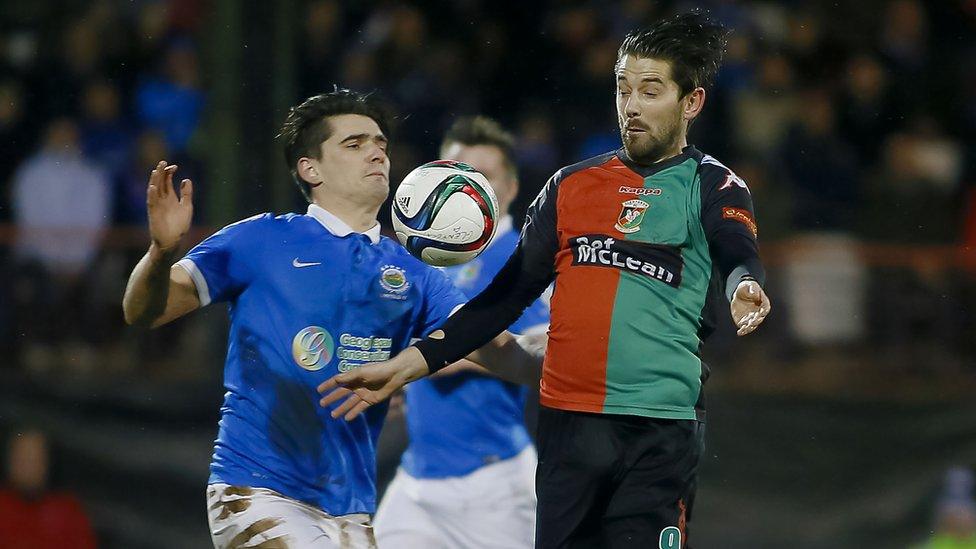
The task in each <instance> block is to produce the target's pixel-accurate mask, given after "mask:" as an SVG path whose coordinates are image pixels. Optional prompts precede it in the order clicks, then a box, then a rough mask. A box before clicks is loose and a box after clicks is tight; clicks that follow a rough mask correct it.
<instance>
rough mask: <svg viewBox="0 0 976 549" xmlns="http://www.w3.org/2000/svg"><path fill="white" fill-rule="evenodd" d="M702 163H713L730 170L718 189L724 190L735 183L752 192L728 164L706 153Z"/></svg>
mask: <svg viewBox="0 0 976 549" xmlns="http://www.w3.org/2000/svg"><path fill="white" fill-rule="evenodd" d="M701 163H702V164H711V165H712V166H718V167H720V168H722V169H724V170H725V171H727V172H729V173H728V174H726V175H725V182H724V183H722V185H721V186H719V188H718V190H720V191H724V190H725V189H730V188H732V185H735V186H737V187H742V188H743V189H745V190H746V192H747V193H749V194H752V191H750V190H749V187H748V186H747V185H746V182H745V180H744V179H742V178H741V177H739V176H737V175H735V172H733V171H732V170H730V169H729V167H728V166H726V165H725V164H722V163H721V162H719V161H718V160H716V159H715V157H713V156H710V155H707V154H706V155H705V156H703V157H702V159H701Z"/></svg>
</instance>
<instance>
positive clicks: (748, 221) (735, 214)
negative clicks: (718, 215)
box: [722, 206, 759, 237]
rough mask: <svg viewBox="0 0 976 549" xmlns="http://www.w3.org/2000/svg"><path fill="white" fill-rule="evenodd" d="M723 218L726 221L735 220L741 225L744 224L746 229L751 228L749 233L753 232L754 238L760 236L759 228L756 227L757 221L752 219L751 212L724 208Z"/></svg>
mask: <svg viewBox="0 0 976 549" xmlns="http://www.w3.org/2000/svg"><path fill="white" fill-rule="evenodd" d="M722 217H723V218H724V219H734V220H736V221H738V222H739V223H742V224H743V225H745V226H746V227H749V231H750V232H752V236H755V237H758V236H759V228H758V227H757V226H756V220H755V219H753V218H752V214H751V213H749V210H743V209H741V208H731V207H728V206H723V207H722Z"/></svg>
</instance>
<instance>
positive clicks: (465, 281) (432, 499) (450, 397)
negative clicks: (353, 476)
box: [375, 117, 549, 549]
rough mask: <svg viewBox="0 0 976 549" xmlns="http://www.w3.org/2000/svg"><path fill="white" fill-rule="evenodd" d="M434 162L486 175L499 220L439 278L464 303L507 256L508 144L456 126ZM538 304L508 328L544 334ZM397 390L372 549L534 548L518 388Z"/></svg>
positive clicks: (545, 317)
mask: <svg viewBox="0 0 976 549" xmlns="http://www.w3.org/2000/svg"><path fill="white" fill-rule="evenodd" d="M440 156H441V158H445V159H451V160H459V161H461V162H465V163H467V164H470V165H471V166H473V167H474V168H475V169H477V170H478V171H480V172H482V173H483V174H485V176H486V177H487V178H488V180H489V181H490V182H491V185H492V187H493V189H494V191H495V194H496V195H497V197H498V204H499V210H500V212H501V215H502V217H501V218H500V219H499V220H498V229H497V233H496V234H495V237H494V240H492V242H491V244H490V245H489V246H488V248H487V249H486V250H485V251H484V252H483V253H482V254H481V255H480V256H479V257H477V258H476V259H474V260H472V261H470V262H468V263H465V264H463V265H458V266H455V267H449V268H446V269H445V272H446V273H447V274H448V276H449V277H450V278H451V279H453V281H454V284H455V285H456V286H457V288H458V289H460V290H461V292H462V293H464V294H465V295H466V296H467V297H468V298H472V297H474V296H475V295H477V294H478V293H479V292H481V290H483V289H484V288H485V287H486V286H487V285H488V283H489V282H491V279H492V278H493V277H494V276H495V274H496V273H497V272H498V271H499V270H500V269H501V268H502V265H504V264H505V261H506V260H507V259H508V257H509V256H510V255H511V253H512V251H513V250H514V249H515V245H516V243H517V242H518V233H517V232H516V231H515V230H513V223H512V217H511V216H510V215H509V214H508V208H509V206H510V205H511V203H512V201H513V200H514V199H515V196H516V195H517V194H518V176H517V173H516V166H515V158H514V139H513V137H512V135H511V134H509V133H508V132H507V131H505V130H504V129H503V128H502V127H501V126H500V125H499V124H498V123H497V122H495V121H494V120H491V119H489V118H485V117H471V118H462V119H459V120H457V121H456V122H455V124H454V125H453V126H452V127H451V129H450V130H449V131H448V132H447V134H446V135H445V136H444V140H443V143H442V145H441V151H440ZM548 323H549V308H548V305H547V304H546V303H545V302H544V301H543V300H541V299H540V300H537V301H536V302H535V303H533V304H532V305H531V306H530V307H529V308H528V309H526V311H525V312H524V314H523V315H522V316H521V318H519V319H518V320H517V321H516V322H515V323H514V324H513V325H512V326H511V328H510V331H511V332H513V333H516V334H526V335H527V334H533V333H539V332H544V331H545V330H546V329H547V328H548ZM444 374H447V375H441V376H437V377H435V378H433V379H423V380H420V381H417V382H415V383H412V384H410V385H409V386H408V387H407V388H406V402H407V429H408V432H409V436H410V444H409V446H408V447H407V450H406V452H405V453H404V455H403V461H402V463H401V466H400V469H399V471H397V475H396V478H395V479H394V480H393V482H392V483H391V484H390V486H389V488H388V490H387V492H386V495H385V496H384V498H383V501H382V502H381V503H380V507H379V510H378V511H377V515H376V521H375V528H376V536H377V542H378V543H379V545H380V547H398V548H404V549H412V548H422V549H439V548H443V549H448V548H451V549H453V548H480V547H492V548H528V547H533V546H534V539H535V511H536V509H535V508H536V497H535V484H534V478H535V469H536V461H537V458H536V452H535V448H534V447H533V446H532V441H531V439H530V437H529V433H528V431H527V430H526V427H525V423H524V420H523V409H524V407H525V402H526V395H527V393H528V390H527V388H526V387H522V386H518V385H514V384H512V383H508V382H506V381H501V380H499V379H496V378H494V377H489V376H485V375H482V374H480V373H476V372H474V371H469V370H462V371H455V372H453V373H450V372H444Z"/></svg>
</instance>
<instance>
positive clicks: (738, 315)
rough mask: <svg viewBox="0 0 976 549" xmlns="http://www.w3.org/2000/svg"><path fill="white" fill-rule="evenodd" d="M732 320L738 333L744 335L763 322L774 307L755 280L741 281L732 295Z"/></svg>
mask: <svg viewBox="0 0 976 549" xmlns="http://www.w3.org/2000/svg"><path fill="white" fill-rule="evenodd" d="M731 307H732V320H733V322H735V327H736V328H737V330H738V331H737V332H736V335H740V336H744V335H746V334H749V333H752V331H753V330H755V329H756V328H758V327H759V325H760V324H762V321H763V320H764V319H765V318H766V315H768V314H769V311H770V310H771V309H772V304H770V302H769V297H768V296H767V295H766V292H765V291H763V289H762V287H761V286H759V283H758V282H756V281H755V280H744V281H742V282H740V283H739V286H738V287H737V288H736V289H735V294H733V295H732V305H731Z"/></svg>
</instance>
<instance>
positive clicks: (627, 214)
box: [613, 199, 650, 234]
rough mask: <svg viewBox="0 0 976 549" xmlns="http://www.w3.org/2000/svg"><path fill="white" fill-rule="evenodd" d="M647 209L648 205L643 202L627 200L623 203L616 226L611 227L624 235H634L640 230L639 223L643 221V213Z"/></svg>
mask: <svg viewBox="0 0 976 549" xmlns="http://www.w3.org/2000/svg"><path fill="white" fill-rule="evenodd" d="M649 207H650V204H648V203H647V202H644V201H643V200H637V199H633V200H627V201H626V202H624V203H623V207H622V208H621V210H620V215H619V216H617V224H616V225H614V226H613V227H614V228H615V229H617V230H618V231H620V232H622V233H624V234H627V233H636V232H637V231H639V230H640V224H641V221H644V212H645V211H647V208H649Z"/></svg>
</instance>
